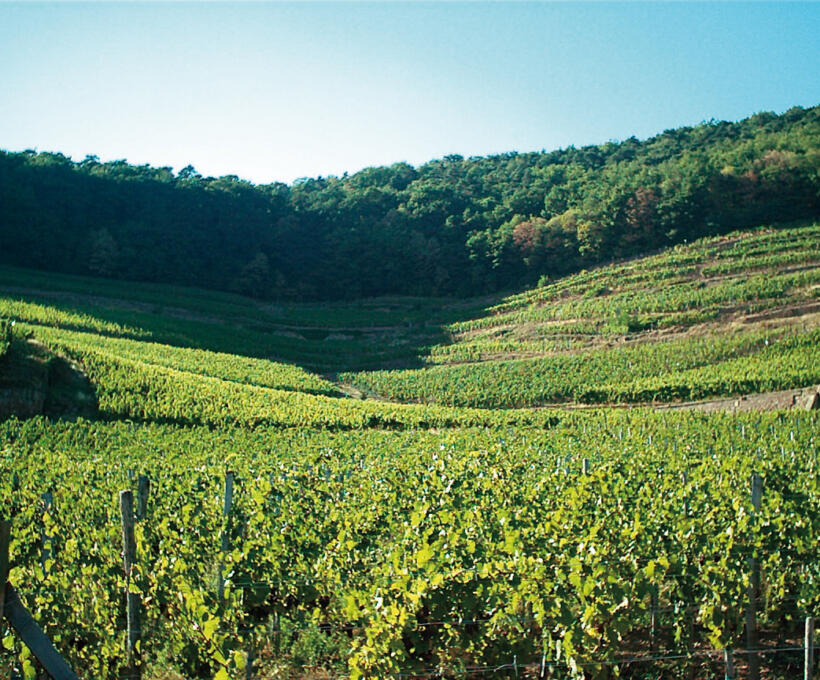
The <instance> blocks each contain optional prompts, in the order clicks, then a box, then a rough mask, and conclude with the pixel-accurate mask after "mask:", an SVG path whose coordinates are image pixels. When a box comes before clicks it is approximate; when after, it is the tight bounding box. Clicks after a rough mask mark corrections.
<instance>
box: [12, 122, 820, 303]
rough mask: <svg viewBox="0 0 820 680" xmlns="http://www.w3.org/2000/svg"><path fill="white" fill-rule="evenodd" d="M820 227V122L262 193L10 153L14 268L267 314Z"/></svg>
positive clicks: (683, 134)
mask: <svg viewBox="0 0 820 680" xmlns="http://www.w3.org/2000/svg"><path fill="white" fill-rule="evenodd" d="M818 214H820V106H815V107H812V108H809V109H803V108H800V107H795V108H793V109H790V110H789V111H787V112H785V113H784V114H782V115H775V114H773V113H759V114H756V115H754V116H751V117H750V118H747V119H745V120H742V121H740V122H737V123H731V122H725V121H710V122H708V123H703V124H701V125H698V126H695V127H683V128H678V129H675V130H667V131H665V132H663V133H661V134H659V135H656V136H655V137H652V138H651V139H648V140H645V141H639V140H638V139H635V138H634V137H631V138H629V139H626V140H624V141H622V142H617V143H616V142H608V143H606V144H601V145H594V146H586V147H583V148H574V147H569V148H566V149H561V150H557V151H551V152H538V153H514V152H513V153H507V154H502V155H497V156H488V157H473V158H463V157H461V156H457V155H449V156H445V157H444V158H442V159H439V160H434V161H430V162H429V163H426V164H424V165H422V166H420V167H417V168H416V167H413V166H411V165H408V164H407V163H396V164H394V165H391V166H389V167H372V168H367V169H365V170H362V171H360V172H357V173H355V174H352V175H344V176H343V177H317V178H308V179H303V180H298V181H296V182H294V183H293V184H292V185H286V184H281V183H274V184H267V185H254V184H251V183H249V182H246V181H244V180H241V179H239V178H238V177H236V176H233V175H227V176H223V177H217V178H215V177H203V176H202V175H200V174H199V173H198V172H197V171H196V170H195V169H194V168H193V167H192V166H190V165H189V166H187V167H185V168H183V169H182V170H180V171H179V172H177V173H174V172H173V170H172V169H171V168H168V167H152V166H149V165H130V164H128V163H127V162H126V161H122V160H121V161H112V162H107V163H101V162H100V161H99V159H98V158H97V157H95V156H88V157H86V158H85V159H84V160H82V161H73V160H72V159H70V158H68V157H66V156H64V155H62V154H60V153H46V152H43V153H36V152H34V151H24V152H20V153H11V152H5V151H0V232H1V233H2V248H1V249H0V262H2V263H4V264H12V265H18V266H24V267H33V268H38V269H44V270H50V271H59V272H64V273H72V274H86V275H94V276H101V277H110V278H117V279H128V280H138V281H155V282H166V283H176V284H184V285H196V286H201V287H205V288H213V289H219V290H227V291H234V292H239V293H242V294H246V295H251V296H255V297H259V298H267V299H292V300H322V299H327V300H330V299H338V298H348V299H350V298H359V297H371V296H378V295H385V294H410V295H465V296H466V295H476V294H482V293H490V292H496V291H500V290H506V289H511V288H518V287H522V286H528V285H533V284H535V283H536V282H538V281H539V280H543V279H544V278H548V277H554V276H559V275H563V274H566V273H569V272H572V271H577V270H579V269H581V268H584V267H589V266H591V265H595V264H598V263H602V262H607V261H610V260H612V259H614V258H620V257H627V256H632V255H637V254H640V253H645V252H647V251H651V250H655V249H658V248H662V247H665V246H668V245H672V244H675V243H680V242H683V241H686V240H692V239H695V238H699V237H701V236H706V235H714V234H720V233H723V232H727V231H730V230H734V229H738V228H746V227H754V226H757V225H760V224H767V223H774V222H789V221H795V220H801V219H810V218H816V217H817V216H818Z"/></svg>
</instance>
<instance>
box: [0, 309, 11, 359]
mask: <svg viewBox="0 0 820 680" xmlns="http://www.w3.org/2000/svg"><path fill="white" fill-rule="evenodd" d="M12 327H13V324H12V322H11V321H9V320H8V319H3V318H0V358H2V356H3V355H4V354H5V353H6V352H7V351H8V349H9V347H10V346H11V337H12V335H11V331H12Z"/></svg>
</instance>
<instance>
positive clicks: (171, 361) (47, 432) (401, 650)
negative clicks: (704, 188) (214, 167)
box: [0, 225, 820, 680]
mask: <svg viewBox="0 0 820 680" xmlns="http://www.w3.org/2000/svg"><path fill="white" fill-rule="evenodd" d="M819 238H820V226H817V225H804V226H790V227H788V228H779V229H761V230H757V231H752V232H745V233H738V234H733V235H731V236H729V237H721V238H717V239H706V240H703V241H698V242H696V243H693V244H690V245H686V246H680V247H677V248H674V249H671V250H669V251H666V252H663V253H660V254H657V255H653V256H650V257H648V258H644V259H641V260H634V261H630V262H623V263H615V264H612V265H610V266H608V267H602V268H600V269H597V270H594V271H589V272H583V273H581V274H577V275H574V276H571V277H568V278H566V279H561V280H557V281H554V282H544V283H543V285H541V286H539V287H538V288H536V289H533V290H530V291H526V292H523V293H520V294H517V295H513V296H511V297H505V298H500V297H499V298H494V299H492V300H488V299H482V300H477V299H476V300H468V301H456V300H435V299H422V298H418V299H416V298H404V299H403V298H384V299H379V300H371V301H362V302H358V303H351V304H348V305H343V304H341V303H333V304H327V305H319V304H289V305H284V304H283V305H273V304H271V303H261V302H258V301H254V300H251V299H248V298H242V297H239V296H235V295H231V294H228V293H212V292H208V293H204V292H202V291H197V290H195V289H185V288H174V287H169V286H160V285H142V284H140V285H134V284H126V283H123V282H111V281H103V280H94V279H86V278H82V277H69V276H63V277H60V276H56V275H46V274H42V273H38V272H34V271H27V270H20V269H13V268H8V267H3V268H0V317H2V319H3V320H0V370H2V371H3V373H2V374H0V383H2V385H3V386H4V389H6V386H8V387H7V389H6V391H7V392H8V393H9V394H10V395H12V396H10V397H7V400H11V399H12V398H17V397H15V396H14V395H19V394H21V393H22V392H23V391H25V393H26V394H28V393H29V392H32V391H33V392H36V393H37V394H39V395H40V403H39V406H40V410H39V411H38V414H37V415H34V414H29V413H27V414H24V415H23V414H21V413H17V414H16V415H10V416H9V417H7V418H3V419H2V421H0V466H1V467H0V469H2V472H3V474H2V475H0V507H3V508H4V512H3V515H2V516H0V519H9V520H11V530H10V536H11V540H10V545H9V554H10V567H11V568H10V571H9V576H8V580H9V583H10V584H13V587H14V592H15V593H16V594H17V595H16V596H19V600H20V603H21V604H22V605H23V606H24V607H25V608H26V610H27V611H29V612H30V613H31V615H32V616H33V617H34V619H36V621H37V623H38V624H39V625H40V626H41V627H42V628H43V630H44V632H45V633H46V635H47V636H48V638H49V639H50V640H51V641H52V642H53V645H54V647H55V649H56V650H57V652H58V653H59V654H60V655H61V656H62V657H63V658H64V659H65V661H66V662H67V663H68V664H69V665H70V666H71V667H72V668H73V669H74V670H75V671H76V673H77V675H78V677H81V678H84V679H91V678H99V679H103V680H119V679H126V678H144V679H145V680H180V679H189V678H190V679H199V678H203V679H204V678H213V679H217V680H226V679H236V680H241V679H242V678H257V679H259V680H268V679H273V678H305V679H316V680H330V679H331V678H333V679H336V678H339V679H341V678H351V679H354V680H357V679H360V678H418V679H419V680H427V679H432V678H471V677H492V678H553V679H555V680H558V679H566V678H575V679H578V680H580V679H585V680H605V679H606V680H610V679H612V678H616V677H625V678H633V679H638V678H641V679H643V678H677V679H680V680H684V679H686V680H690V679H692V678H713V677H721V676H723V675H724V674H726V675H729V670H728V669H729V666H730V665H731V664H736V666H737V668H736V671H737V673H738V675H733V677H737V678H744V679H745V678H748V679H749V680H752V679H753V678H756V677H765V678H766V679H767V680H787V679H789V678H797V677H802V676H803V675H802V674H803V669H804V664H805V661H804V659H805V656H804V652H805V648H806V643H805V638H804V626H805V622H806V620H807V618H808V619H811V618H812V617H817V616H820V469H818V464H820V463H819V461H818V447H820V416H818V411H817V410H812V411H803V410H798V409H791V410H781V411H775V412H769V413H763V412H750V413H699V412H697V411H687V412H683V411H681V412H675V411H655V410H653V409H652V408H649V407H647V406H651V405H652V404H653V403H654V404H660V403H665V404H669V403H677V402H680V401H689V400H697V399H703V398H707V397H712V396H715V395H747V394H752V393H756V392H765V391H771V390H779V389H787V388H808V387H810V386H812V385H816V384H818V383H820V361H818V360H817V356H818V352H817V346H818V344H819V343H820V316H819V314H820V301H819V300H818V290H820V287H818V286H820V266H819V265H818V262H819V261H820V253H818V247H817V244H818V239H819ZM12 321H13V322H14V334H13V336H12V332H11V331H12V325H11V322H12ZM413 402H416V403H413ZM567 404H573V405H578V404H585V405H594V406H595V408H584V409H569V408H562V407H563V406H566V405H567ZM609 405H620V406H629V407H630V408H623V409H615V408H606V407H607V406H609ZM533 406H538V407H539V408H532V407H533ZM544 406H547V407H548V408H543V407H544ZM9 408H10V409H11V410H12V411H13V408H12V407H11V406H9ZM0 413H3V412H2V410H0ZM132 500H133V508H132V505H131V503H132ZM131 522H133V525H131ZM129 526H133V544H132V549H131V548H128V547H127V545H128V538H127V537H128V535H129V531H130V530H129V529H128V527H129ZM124 536H125V537H126V538H125V543H126V546H124ZM0 542H2V541H0ZM124 548H125V549H124ZM0 558H2V555H0ZM0 562H2V559H0ZM0 572H2V569H0ZM0 618H1V617H0ZM0 638H1V641H2V646H0V675H2V676H3V677H22V678H25V679H26V680H31V679H33V678H38V677H45V676H44V671H43V669H42V668H41V667H40V666H39V664H38V662H37V661H36V660H35V659H34V657H33V655H32V653H31V651H30V649H29V648H28V647H27V646H26V645H25V644H23V643H22V642H21V639H20V637H19V636H18V635H17V633H15V631H13V630H12V629H11V628H10V627H9V626H7V625H6V621H3V626H2V628H0ZM758 667H759V668H760V669H762V671H761V672H762V675H761V674H760V673H758V674H757V675H755V673H756V670H755V669H756V668H758ZM734 672H735V671H732V673H733V674H734Z"/></svg>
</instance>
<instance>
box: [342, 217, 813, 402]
mask: <svg viewBox="0 0 820 680" xmlns="http://www.w3.org/2000/svg"><path fill="white" fill-rule="evenodd" d="M818 327H820V226H818V225H816V224H815V225H808V226H801V227H794V228H789V229H760V230H756V231H752V232H744V233H736V234H732V235H731V236H729V237H721V238H712V239H705V240H702V241H698V242H696V243H693V244H691V245H687V246H679V247H676V248H674V249H671V250H669V251H665V252H663V253H660V254H658V255H654V256H651V257H646V258H641V259H636V260H632V261H629V262H625V263H622V264H616V265H611V266H608V267H603V268H600V269H597V270H594V271H590V272H582V273H581V274H577V275H574V276H570V277H567V278H565V279H561V280H558V281H556V282H554V283H547V284H545V285H543V286H541V287H539V288H537V289H534V290H532V291H528V292H526V293H522V294H519V295H514V296H512V297H509V298H506V299H504V300H502V301H500V302H499V303H498V304H496V305H494V306H492V307H490V308H489V309H487V311H486V313H484V314H482V315H480V316H478V317H476V318H473V319H470V320H465V321H457V322H455V323H452V324H450V325H449V326H448V327H447V331H448V333H449V337H450V342H447V343H440V344H437V345H435V346H433V347H432V348H431V349H430V351H429V352H428V353H427V354H426V355H425V357H424V359H425V361H426V362H427V363H428V364H430V366H429V367H426V368H423V369H413V370H403V371H396V370H392V371H376V372H360V373H345V374H343V375H342V376H341V378H342V380H344V381H345V382H349V383H351V384H353V385H355V386H356V387H358V388H359V389H361V390H363V391H366V392H371V393H374V394H378V395H381V396H382V397H384V398H386V399H393V400H402V401H421V402H433V403H441V404H452V405H461V406H484V407H496V408H498V407H512V406H537V405H543V404H549V403H555V402H568V401H575V402H581V403H602V402H650V401H653V402H655V401H670V400H681V399H684V400H686V399H700V398H704V397H709V396H715V395H736V394H745V393H749V392H758V391H766V390H776V389H787V388H791V387H802V386H805V385H810V384H812V383H816V382H818V381H820V362H817V361H816V351H817V340H818V334H817V329H818Z"/></svg>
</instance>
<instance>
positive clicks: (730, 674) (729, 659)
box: [723, 648, 735, 680]
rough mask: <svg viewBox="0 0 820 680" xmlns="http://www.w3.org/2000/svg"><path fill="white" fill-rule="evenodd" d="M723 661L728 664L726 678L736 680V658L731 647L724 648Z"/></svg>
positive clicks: (726, 679)
mask: <svg viewBox="0 0 820 680" xmlns="http://www.w3.org/2000/svg"><path fill="white" fill-rule="evenodd" d="M723 663H725V664H726V677H725V680H735V660H734V657H733V656H732V650H731V649H728V648H727V649H724V650H723Z"/></svg>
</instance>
